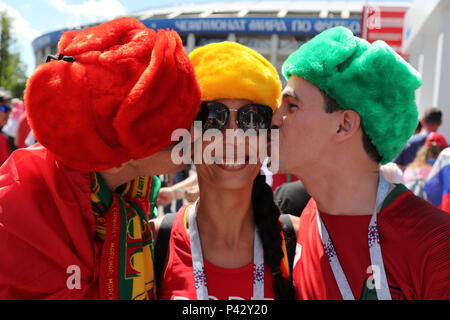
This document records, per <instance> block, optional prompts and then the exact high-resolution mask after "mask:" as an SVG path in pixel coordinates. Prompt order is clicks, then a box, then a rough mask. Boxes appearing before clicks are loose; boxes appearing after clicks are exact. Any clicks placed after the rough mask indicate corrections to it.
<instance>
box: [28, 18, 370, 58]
mask: <svg viewBox="0 0 450 320" xmlns="http://www.w3.org/2000/svg"><path fill="white" fill-rule="evenodd" d="M142 22H143V23H144V24H145V25H146V26H147V27H148V28H153V29H174V30H175V31H177V32H178V33H180V34H187V33H195V34H229V33H234V34H249V35H251V34H259V35H261V34H279V35H299V36H314V35H316V34H319V33H320V32H322V31H324V30H326V29H329V28H332V27H336V26H344V27H347V28H349V29H350V30H352V31H353V33H354V34H355V35H357V36H359V35H360V32H361V19H353V18H350V19H345V18H309V17H305V18H303V17H299V18H295V17H292V18H276V17H273V18H263V17H254V18H174V19H148V20H143V21H142ZM65 31H69V30H59V31H55V32H52V33H48V34H45V35H43V36H41V37H39V38H37V39H35V40H34V41H33V49H34V51H37V50H39V49H41V48H45V47H48V46H51V45H56V44H57V43H58V41H59V38H60V37H61V35H62V33H63V32H65Z"/></svg>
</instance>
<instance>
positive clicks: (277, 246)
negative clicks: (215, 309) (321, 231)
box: [153, 42, 298, 300]
mask: <svg viewBox="0 0 450 320" xmlns="http://www.w3.org/2000/svg"><path fill="white" fill-rule="evenodd" d="M190 58H191V61H192V62H193V65H194V67H195V71H196V73H197V76H198V78H199V81H200V84H201V87H202V100H203V102H202V105H201V108H200V112H199V114H198V116H197V119H196V120H197V121H201V123H202V129H203V133H205V132H207V131H208V130H210V129H215V130H216V131H215V132H217V131H220V132H222V133H223V134H225V133H226V134H228V133H230V131H231V132H235V131H236V130H237V129H242V130H243V131H244V132H248V130H252V133H253V134H255V133H256V134H257V137H258V138H263V139H266V138H267V137H266V136H265V134H266V132H267V131H266V130H267V129H269V128H270V124H271V120H272V113H273V111H274V110H275V109H276V108H277V106H278V101H279V97H280V92H281V83H280V80H279V77H278V74H277V72H276V70H275V68H274V67H273V66H272V65H271V64H270V63H269V62H268V61H267V60H266V59H265V58H264V57H262V56H261V55H260V54H258V53H257V52H255V51H253V50H252V49H249V48H247V47H245V46H242V45H240V44H237V43H232V42H223V43H215V44H209V45H206V46H204V47H201V48H198V49H196V50H194V51H193V52H192V53H191V55H190ZM194 130H195V129H194ZM211 143H212V142H205V141H203V144H202V154H204V152H203V151H205V149H206V148H208V147H210V144H211ZM226 144H227V142H226V138H225V137H224V138H223V144H222V146H223V150H224V151H223V155H220V153H218V152H216V153H214V152H212V154H211V155H212V158H213V159H214V163H213V164H207V163H205V162H206V160H207V159H205V158H203V161H202V163H201V164H196V169H197V175H198V184H199V188H200V198H199V200H198V201H197V202H195V203H193V204H190V205H188V206H185V207H183V208H181V210H180V211H179V212H178V213H177V215H176V216H175V219H174V222H173V225H172V229H171V233H170V239H169V249H168V250H167V252H168V254H167V256H166V261H165V263H164V264H165V267H164V270H165V271H163V272H162V275H163V278H162V285H161V286H160V287H159V288H158V291H159V299H162V300H173V299H180V300H181V299H182V300H185V299H189V300H208V299H210V300H211V299H212V300H215V299H217V300H229V299H241V300H250V299H253V300H262V299H293V298H294V294H293V288H292V285H291V282H290V280H289V279H290V277H289V266H288V261H287V254H286V245H285V241H284V240H283V235H282V231H281V230H282V229H281V223H280V212H279V210H278V208H277V207H276V205H275V204H274V202H273V194H272V190H271V188H270V187H269V186H268V185H267V184H266V183H265V177H264V176H263V175H261V174H260V173H259V172H260V169H261V161H259V159H258V162H257V163H256V164H252V162H251V161H249V159H250V157H251V153H252V152H254V151H255V150H254V149H252V148H254V146H251V145H250V143H249V142H248V141H246V142H245V154H244V156H245V157H244V159H245V162H244V163H239V162H238V161H237V149H238V148H240V147H243V146H242V145H238V143H231V144H230V142H228V145H226ZM227 147H228V150H226V149H227ZM232 149H234V152H233V155H231V154H230V153H229V151H230V150H232ZM253 163H254V162H253ZM294 219H297V218H295V217H292V220H293V221H292V222H293V225H294V226H296V225H297V222H298V220H295V221H294ZM160 223H161V220H155V221H153V226H154V229H155V230H154V231H155V233H156V232H158V230H159V226H160ZM295 229H297V228H295ZM158 241H159V239H158V240H157V244H156V245H157V246H158ZM161 241H162V240H161ZM156 263H158V261H157V262H156ZM156 276H157V277H158V274H157V275H156Z"/></svg>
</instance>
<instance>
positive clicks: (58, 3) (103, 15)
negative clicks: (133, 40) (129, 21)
mask: <svg viewBox="0 0 450 320" xmlns="http://www.w3.org/2000/svg"><path fill="white" fill-rule="evenodd" d="M49 2H50V4H51V5H52V6H53V7H54V8H56V9H57V10H59V11H61V12H64V13H66V14H69V15H70V16H71V18H70V19H72V20H77V19H81V18H88V19H89V20H91V21H92V22H93V21H96V20H98V19H113V18H115V17H117V16H122V15H125V14H126V9H125V7H124V6H123V5H122V4H121V3H120V1H118V0H87V1H84V2H83V3H81V4H75V5H74V4H67V2H66V1H65V0H49ZM72 22H73V21H72Z"/></svg>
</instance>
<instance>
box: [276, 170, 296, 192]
mask: <svg viewBox="0 0 450 320" xmlns="http://www.w3.org/2000/svg"><path fill="white" fill-rule="evenodd" d="M290 176H291V178H290V180H289V179H288V175H287V174H280V173H277V174H274V175H273V176H272V179H273V182H272V191H275V190H276V189H277V188H278V187H279V186H281V185H283V184H285V183H288V182H295V181H298V180H299V179H298V178H297V177H296V176H294V175H293V174H291V175H290ZM288 180H289V181H288Z"/></svg>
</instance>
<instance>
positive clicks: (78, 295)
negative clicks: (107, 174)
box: [0, 145, 101, 300]
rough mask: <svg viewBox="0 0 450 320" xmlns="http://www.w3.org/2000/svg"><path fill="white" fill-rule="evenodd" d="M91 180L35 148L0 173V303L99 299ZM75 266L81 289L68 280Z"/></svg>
mask: <svg viewBox="0 0 450 320" xmlns="http://www.w3.org/2000/svg"><path fill="white" fill-rule="evenodd" d="M90 193H91V190H90V175H89V174H88V173H80V172H79V171H76V170H73V169H71V168H69V167H67V166H65V165H64V164H62V163H61V162H59V161H58V160H57V159H55V157H54V155H53V154H52V153H51V152H49V151H48V150H47V149H45V148H44V147H42V146H40V145H35V146H33V147H31V148H28V149H20V150H17V151H15V152H14V153H13V154H12V156H11V157H10V158H9V159H8V161H7V162H6V163H5V164H4V165H3V166H2V167H1V168H0V257H1V258H0V259H1V262H0V299H30V300H31V299H95V298H98V293H99V290H98V279H99V272H98V265H99V258H100V252H99V251H100V248H101V243H98V241H96V240H94V235H95V219H94V215H93V213H92V206H91V200H90ZM71 266H76V267H79V270H80V275H81V288H80V289H74V290H70V289H69V288H68V285H67V283H68V280H70V279H69V277H70V276H71V275H74V274H75V273H74V272H71V273H67V271H68V270H69V271H70V270H71V269H69V268H70V267H71Z"/></svg>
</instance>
